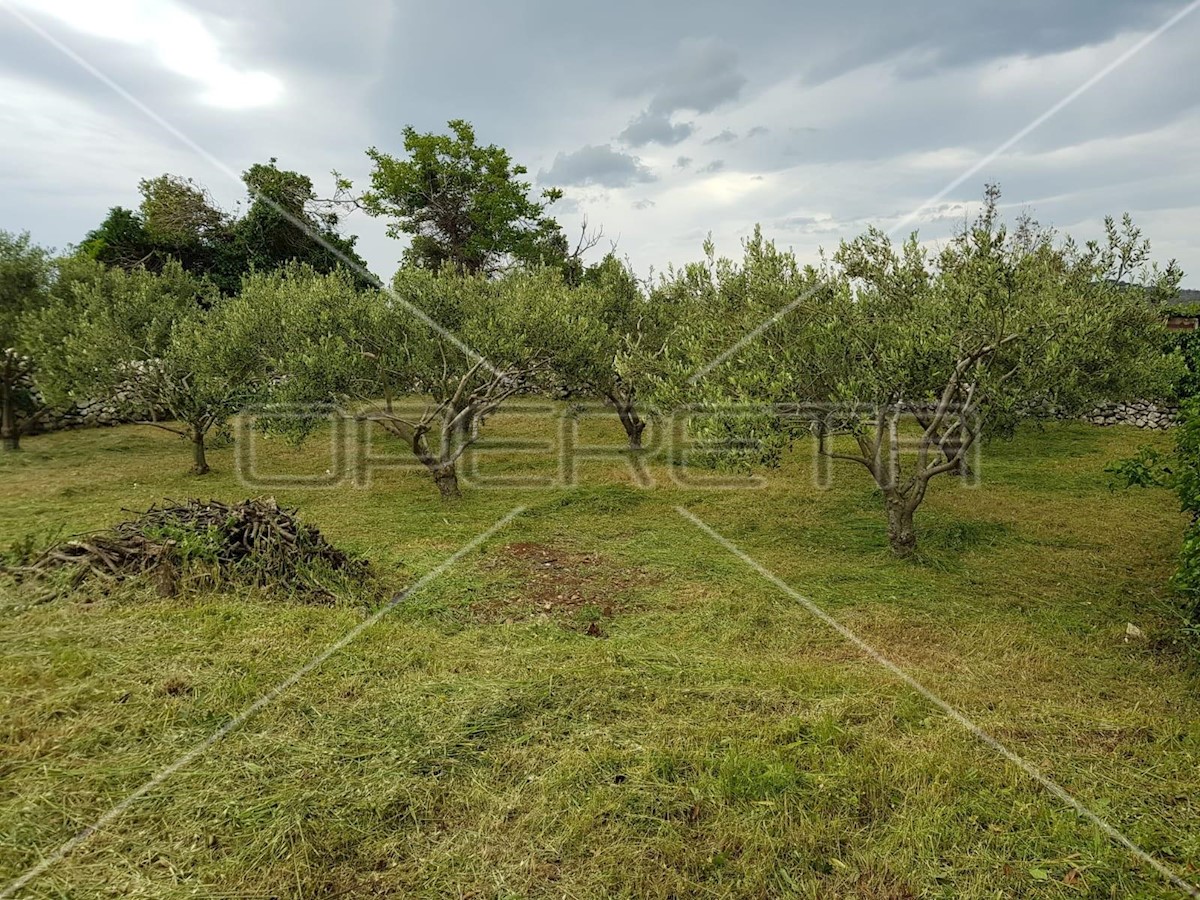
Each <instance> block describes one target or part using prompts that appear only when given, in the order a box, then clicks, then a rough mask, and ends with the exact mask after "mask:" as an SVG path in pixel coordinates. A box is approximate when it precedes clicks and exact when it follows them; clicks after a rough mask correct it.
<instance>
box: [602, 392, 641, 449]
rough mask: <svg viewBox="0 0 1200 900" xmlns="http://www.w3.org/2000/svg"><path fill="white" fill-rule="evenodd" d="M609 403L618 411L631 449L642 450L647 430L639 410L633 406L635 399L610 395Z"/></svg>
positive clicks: (618, 416)
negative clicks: (644, 433)
mask: <svg viewBox="0 0 1200 900" xmlns="http://www.w3.org/2000/svg"><path fill="white" fill-rule="evenodd" d="M608 401H609V402H610V403H611V404H612V405H613V406H614V407H615V408H616V410H617V418H619V419H620V420H621V425H622V426H623V427H624V429H625V436H626V437H628V438H629V449H630V450H641V449H642V432H643V431H645V430H646V423H645V421H643V419H642V417H641V416H639V415H638V413H637V409H636V407H634V405H633V398H632V397H622V396H618V395H616V394H609V395H608Z"/></svg>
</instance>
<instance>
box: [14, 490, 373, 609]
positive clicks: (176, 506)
mask: <svg viewBox="0 0 1200 900" xmlns="http://www.w3.org/2000/svg"><path fill="white" fill-rule="evenodd" d="M9 570H10V571H11V572H12V573H13V574H14V575H15V576H16V577H17V578H19V579H24V578H31V577H33V578H37V577H49V576H51V575H52V574H53V573H56V572H62V571H64V570H65V571H68V572H70V573H72V574H71V582H72V586H77V585H79V584H80V583H82V582H83V581H84V580H86V579H89V578H95V579H99V580H101V581H103V582H108V583H114V584H115V583H119V582H123V581H125V580H127V579H130V578H134V577H149V578H152V579H154V581H155V583H156V585H157V587H158V591H159V593H160V594H162V595H164V596H170V595H173V594H175V593H177V592H178V591H179V589H180V585H181V582H183V581H184V580H185V579H188V580H191V581H199V582H201V583H204V582H207V583H210V584H215V583H220V582H224V581H236V582H238V583H242V584H252V585H256V586H260V587H276V588H279V589H281V591H283V592H286V593H300V594H305V595H307V596H308V597H309V598H310V599H328V600H332V599H333V597H334V593H333V592H332V591H331V590H330V588H329V586H328V585H327V582H328V580H329V579H330V578H350V579H363V578H366V577H367V576H369V574H370V567H369V565H368V563H367V562H366V561H365V560H362V559H359V558H357V557H354V556H351V555H350V554H348V553H346V552H345V551H343V550H340V549H338V548H337V547H335V546H334V545H333V544H331V543H330V542H329V541H328V540H327V539H326V538H325V536H324V535H322V534H321V532H320V531H318V530H317V529H316V528H314V527H313V526H311V525H306V524H304V523H303V522H301V521H299V519H297V518H296V510H294V509H287V508H284V507H281V506H279V504H278V503H276V502H275V499H274V498H272V497H260V498H256V499H253V500H244V501H242V502H241V503H234V504H226V503H221V502H220V501H217V500H208V501H201V500H186V501H184V502H182V503H166V504H164V505H162V506H152V507H150V509H148V510H147V511H146V512H144V513H141V514H140V515H137V516H136V517H135V518H132V519H129V520H127V521H125V522H121V523H120V524H118V525H116V526H114V527H112V528H110V529H108V530H106V531H102V532H98V533H95V534H90V535H82V536H79V537H76V538H74V539H72V540H68V541H62V542H60V543H57V544H55V545H53V546H51V547H49V548H48V549H46V550H45V551H44V552H42V553H41V554H40V555H38V556H36V557H34V558H33V559H31V560H29V561H27V562H26V563H24V564H20V565H15V566H11V567H10V569H9Z"/></svg>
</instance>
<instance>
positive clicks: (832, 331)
mask: <svg viewBox="0 0 1200 900" xmlns="http://www.w3.org/2000/svg"><path fill="white" fill-rule="evenodd" d="M998 201H999V192H998V191H997V190H995V189H994V188H990V189H989V191H988V193H987V195H986V196H985V203H984V208H983V212H982V213H981V214H980V216H979V217H978V218H977V219H976V221H975V222H974V223H972V224H971V225H970V226H969V227H967V228H965V229H964V230H963V231H962V232H961V233H959V234H958V235H956V236H955V238H954V239H953V240H952V241H950V242H949V244H947V245H946V247H945V248H944V249H943V250H942V251H941V252H940V253H939V254H937V256H936V257H935V258H931V257H930V254H929V253H928V252H927V251H926V250H925V248H923V247H922V246H921V244H919V243H918V241H917V238H916V235H913V236H912V237H910V238H909V239H908V240H907V241H905V242H904V243H903V244H902V245H900V246H898V247H897V246H895V245H893V243H892V242H891V240H890V239H889V238H888V237H887V236H886V235H885V234H883V233H882V232H880V231H878V230H875V229H872V230H870V231H868V232H867V233H866V234H865V235H863V236H861V237H859V238H857V239H855V240H854V241H850V242H846V243H843V244H842V246H841V247H840V248H839V249H838V251H837V252H836V253H835V254H834V256H833V257H832V259H830V260H823V261H822V264H821V266H820V267H819V268H817V267H811V266H810V267H804V268H802V267H801V266H800V265H799V264H798V263H797V261H796V259H795V257H794V256H793V255H792V254H791V253H790V252H786V251H781V250H779V249H778V248H777V247H776V246H775V245H774V244H772V243H770V242H768V241H766V240H765V239H764V238H763V236H762V234H761V232H759V231H757V230H756V231H755V233H754V235H753V236H752V237H751V238H749V239H748V240H747V241H746V243H745V246H744V254H743V259H742V261H741V262H740V263H738V262H734V261H731V260H728V259H720V260H717V259H715V258H714V256H713V254H712V253H711V249H710V251H709V255H708V259H707V261H706V262H703V263H697V264H693V265H690V266H688V267H686V268H684V269H683V270H680V271H672V272H670V273H669V275H668V276H667V277H665V278H664V279H663V281H662V283H661V284H660V285H659V286H658V287H657V288H656V290H655V292H654V297H653V300H654V302H655V303H657V304H661V305H664V306H666V307H668V308H669V309H672V310H675V311H677V312H676V313H675V315H676V317H677V319H678V321H679V323H680V324H679V333H678V334H677V335H676V336H675V337H674V338H673V341H672V343H673V345H674V346H673V349H672V352H671V353H669V354H665V358H664V359H661V360H658V361H657V365H658V371H657V373H656V378H657V380H658V384H659V387H658V395H659V397H660V398H661V399H662V400H663V401H664V402H667V403H672V404H674V405H681V404H687V403H696V402H704V403H706V404H708V406H709V411H708V412H707V413H706V414H705V415H701V416H698V417H697V418H696V419H695V421H694V427H695V428H696V430H697V431H698V432H699V433H700V436H701V437H702V438H704V439H707V440H708V441H709V442H710V443H711V445H712V448H713V452H714V453H715V454H717V455H718V456H723V457H725V459H726V461H727V462H729V463H731V464H735V465H737V464H740V465H747V464H766V465H777V464H778V463H779V461H780V459H781V454H782V452H783V450H784V449H785V448H786V447H787V446H789V445H790V443H791V442H792V441H794V440H795V439H796V438H797V437H798V436H799V435H801V434H803V433H807V431H808V429H809V427H810V422H811V421H812V420H813V418H814V417H813V416H812V415H809V414H807V413H806V412H805V410H806V409H807V408H809V407H812V406H816V407H817V408H818V409H822V410H826V411H827V413H826V414H824V418H823V421H822V423H821V424H822V427H825V428H827V429H829V430H830V431H832V432H834V433H845V434H848V435H849V436H851V437H852V438H853V439H854V441H855V443H856V445H857V448H858V452H856V453H850V452H846V451H844V450H839V451H838V453H837V455H839V456H842V457H843V458H847V459H851V460H854V461H856V462H859V463H860V464H862V465H863V466H864V467H866V468H867V469H868V470H869V471H870V473H871V475H872V476H873V477H874V478H875V480H876V482H877V484H878V485H879V487H880V488H881V490H883V492H884V494H885V500H886V503H887V506H888V512H889V516H892V515H893V514H896V515H897V517H898V518H899V519H903V518H905V517H908V518H909V519H911V514H912V511H913V510H915V508H916V507H917V506H918V505H919V504H920V502H921V501H922V499H923V497H924V492H925V489H926V485H927V484H928V481H929V479H930V478H932V477H934V476H936V475H939V474H942V473H944V472H949V471H958V470H960V467H961V465H962V460H963V458H964V455H963V454H964V453H965V450H966V448H968V447H969V446H970V444H971V443H972V442H973V441H974V440H976V439H978V438H979V436H980V433H981V431H983V430H985V429H986V430H988V431H990V432H991V433H1005V432H1011V430H1012V428H1013V427H1014V425H1015V422H1016V421H1017V419H1018V418H1019V417H1020V415H1021V414H1022V411H1023V410H1025V409H1028V408H1029V407H1030V406H1034V407H1036V406H1050V407H1053V408H1056V409H1058V410H1060V411H1061V412H1064V413H1072V412H1080V411H1083V410H1085V409H1087V408H1089V406H1090V405H1091V404H1093V403H1094V402H1095V401H1096V400H1098V399H1101V398H1103V399H1109V400H1119V399H1125V398H1128V397H1136V396H1141V397H1146V396H1162V395H1163V393H1164V392H1166V391H1167V390H1169V385H1170V384H1171V382H1172V381H1173V379H1174V378H1175V377H1176V375H1177V373H1178V371H1179V360H1178V356H1177V355H1176V354H1171V355H1164V353H1163V351H1162V334H1163V331H1162V327H1161V318H1160V316H1159V315H1158V313H1157V312H1156V311H1155V310H1153V309H1152V308H1151V307H1150V305H1149V304H1147V303H1146V302H1145V299H1144V297H1143V295H1142V293H1141V292H1135V291H1130V290H1127V289H1125V288H1124V287H1122V286H1121V285H1120V284H1118V283H1117V282H1116V280H1115V279H1114V277H1113V276H1114V274H1121V275H1122V276H1123V277H1124V276H1126V275H1128V273H1129V272H1130V271H1132V270H1135V269H1136V270H1138V271H1143V270H1144V258H1143V257H1142V256H1140V255H1139V253H1134V255H1133V258H1132V260H1126V259H1125V257H1126V256H1128V254H1129V252H1130V251H1129V250H1128V247H1127V246H1125V245H1121V246H1117V247H1109V246H1107V245H1106V246H1098V245H1094V244H1093V245H1088V246H1087V247H1085V248H1082V249H1081V248H1079V247H1078V246H1077V245H1075V244H1074V243H1073V242H1071V241H1069V240H1068V241H1065V242H1059V241H1058V240H1057V239H1056V236H1055V235H1054V233H1053V232H1051V231H1049V230H1046V229H1042V228H1040V227H1039V226H1038V225H1037V224H1036V223H1035V222H1033V221H1032V220H1030V219H1028V218H1023V219H1020V220H1018V221H1017V223H1016V224H1015V227H1013V228H1010V227H1009V226H1007V225H1006V224H1005V223H1003V222H1002V221H1001V220H1000V217H999V212H998V210H999V207H998ZM1133 246H1135V249H1136V248H1137V247H1140V244H1138V243H1137V242H1136V241H1134V242H1133ZM1122 260H1124V262H1122ZM1114 266H1115V267H1116V268H1115V269H1114ZM1139 267H1141V268H1139ZM1145 274H1146V277H1147V278H1153V277H1159V280H1163V281H1164V282H1165V281H1168V280H1170V279H1173V278H1176V275H1175V274H1174V273H1173V274H1172V275H1171V276H1170V279H1165V278H1164V277H1163V276H1161V274H1160V275H1159V276H1155V273H1154V272H1152V271H1151V272H1146V273H1145ZM680 310H686V313H685V314H682V315H680V314H679V312H678V311H680ZM747 334H754V335H755V337H754V338H753V339H752V340H749V341H743V338H744V336H745V335H747ZM739 342H741V344H739ZM731 347H736V348H737V349H736V352H734V353H733V354H732V355H730V356H729V357H728V358H723V357H722V356H721V354H723V353H725V352H726V351H727V350H728V349H729V348H731ZM713 360H723V361H721V362H720V364H719V365H717V366H715V368H712V370H711V371H710V372H708V374H707V376H706V377H705V378H703V379H701V380H699V381H697V380H696V379H695V378H694V377H693V374H694V373H696V372H698V371H701V370H703V369H704V368H705V367H707V366H708V365H709V364H710V361H713ZM643 362H644V364H646V365H648V366H653V365H655V364H656V361H655V360H652V359H643ZM747 406H748V407H750V409H751V411H750V412H746V411H745V408H746V407H747ZM910 414H911V417H913V418H915V419H916V420H917V422H918V423H919V426H920V429H919V431H918V435H919V437H917V439H916V446H915V449H914V451H913V452H912V453H911V454H902V453H901V451H900V449H899V447H900V445H899V443H898V441H897V440H894V439H893V438H892V435H895V434H899V433H900V432H901V431H902V430H903V429H902V428H901V425H902V423H903V422H904V421H907V420H908V417H909V416H910ZM830 452H831V451H830ZM894 524H895V525H896V526H897V527H898V528H899V529H900V530H901V531H906V529H907V525H906V523H905V522H903V521H897V522H896V523H894ZM906 539H909V540H911V538H909V537H908V536H907V535H906Z"/></svg>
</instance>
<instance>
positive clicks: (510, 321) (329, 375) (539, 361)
mask: <svg viewBox="0 0 1200 900" xmlns="http://www.w3.org/2000/svg"><path fill="white" fill-rule="evenodd" d="M566 290H567V288H566V287H565V286H564V285H563V283H562V280H561V278H560V277H559V275H558V274H557V273H555V272H543V273H537V274H525V275H514V276H510V277H507V278H504V279H501V280H495V281H489V280H485V279H482V278H478V277H461V276H455V275H451V274H449V273H443V274H440V275H435V274H433V273H430V272H424V271H420V270H415V269H402V270H401V271H400V272H398V273H397V275H396V278H395V281H394V283H393V295H392V296H389V295H385V294H383V293H381V292H377V291H365V292H358V291H355V290H354V286H353V284H352V283H351V282H350V281H349V280H348V279H347V278H346V277H345V276H344V275H341V274H333V275H328V276H324V277H321V276H315V275H313V274H312V273H305V272H303V271H301V270H293V271H291V272H289V273H286V274H281V275H277V276H274V277H262V278H255V279H251V280H250V281H248V282H247V284H246V287H245V290H244V291H243V294H242V298H241V302H244V303H247V304H250V305H252V306H253V307H254V308H256V309H257V310H259V312H260V314H261V313H262V311H264V310H273V312H271V313H270V314H269V315H270V318H271V319H272V320H273V321H274V322H275V323H277V324H276V326H275V328H274V330H273V331H271V330H270V329H269V328H264V329H261V330H260V331H259V335H260V339H263V338H264V336H266V335H267V334H268V333H269V334H270V335H272V336H271V337H270V338H267V339H266V340H267V341H268V343H269V344H270V345H271V347H272V349H271V350H270V351H269V353H270V355H271V357H272V360H271V367H272V368H273V370H274V371H276V372H277V373H278V374H279V376H280V377H279V378H278V380H277V384H276V388H275V391H274V393H273V399H274V400H275V401H277V402H284V403H287V404H289V405H290V404H295V403H324V402H330V401H332V402H337V403H340V404H342V405H344V406H346V407H348V408H350V409H352V410H353V414H354V415H356V416H357V417H358V418H359V419H360V420H363V421H369V422H372V423H375V424H377V425H379V426H380V427H381V428H382V429H384V430H385V431H386V432H387V433H389V434H391V435H393V436H395V437H396V438H398V439H400V440H401V441H402V442H403V443H404V445H405V446H406V447H408V449H409V450H411V452H412V453H413V455H414V456H415V457H416V459H417V460H419V461H420V462H421V464H422V465H424V466H425V468H426V469H427V470H428V472H429V474H430V476H431V477H432V478H433V480H434V482H435V484H436V485H437V487H438V490H439V492H440V493H441V496H442V497H443V498H445V499H454V498H457V497H458V496H459V495H460V491H459V485H458V473H457V463H458V460H459V459H460V458H461V457H462V454H463V453H464V452H466V450H467V449H468V448H469V447H470V446H471V445H472V444H473V443H475V441H476V440H478V437H479V434H480V429H481V428H482V427H483V425H484V423H485V422H486V420H487V418H488V417H489V416H490V415H492V414H493V413H494V412H495V411H496V410H497V409H499V408H500V406H501V405H502V404H503V403H504V402H505V401H506V400H507V399H508V398H510V397H512V396H513V395H514V394H516V393H517V392H519V391H522V390H532V389H534V388H536V387H537V386H538V384H539V383H540V380H541V379H542V378H543V377H544V376H545V375H546V374H547V373H548V370H549V363H550V360H551V359H552V358H553V356H554V354H555V353H556V347H557V346H558V344H559V342H564V341H568V340H573V339H574V338H573V337H572V335H573V334H574V333H575V332H574V331H573V326H572V323H571V322H570V319H569V317H568V316H566V315H565V314H564V312H563V310H564V304H563V303H562V302H561V301H562V300H563V295H564V294H565V292H566ZM395 297H399V298H402V299H403V300H405V301H407V304H411V306H409V305H407V304H400V303H397V302H395V299H394V298H395ZM412 307H416V308H419V309H422V310H424V311H425V312H426V313H428V314H429V315H430V316H432V317H433V318H434V319H435V320H437V321H438V322H439V323H441V325H440V326H433V325H430V324H429V322H428V321H427V320H425V319H424V318H423V317H419V316H417V315H415V314H414V313H413V312H411V309H412ZM442 326H444V327H442ZM468 348H470V349H468ZM410 394H412V395H417V396H418V397H421V398H422V400H421V402H420V406H419V408H414V409H410V404H408V403H404V404H398V403H397V402H396V401H397V398H399V397H401V396H403V395H410ZM264 421H265V424H266V425H267V427H275V428H279V429H283V430H287V431H289V432H291V433H292V434H293V435H294V436H296V437H303V436H304V435H306V434H307V433H308V432H309V431H311V429H312V428H313V427H315V424H316V423H315V421H314V420H312V419H306V418H304V417H297V418H287V419H281V418H276V419H273V418H272V417H271V416H270V415H269V414H268V415H267V416H265V417H264Z"/></svg>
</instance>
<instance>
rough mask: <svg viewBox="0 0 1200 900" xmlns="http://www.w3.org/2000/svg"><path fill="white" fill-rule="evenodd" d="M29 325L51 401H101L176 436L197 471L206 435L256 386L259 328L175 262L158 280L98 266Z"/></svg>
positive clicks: (202, 466)
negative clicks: (186, 445) (188, 451)
mask: <svg viewBox="0 0 1200 900" xmlns="http://www.w3.org/2000/svg"><path fill="white" fill-rule="evenodd" d="M27 322H28V327H29V331H30V333H31V335H32V339H33V343H34V346H35V348H36V350H37V353H38V357H39V359H41V360H43V364H42V366H41V373H42V380H43V382H44V384H45V388H46V392H47V395H48V396H49V397H51V398H53V399H55V400H57V401H58V402H61V403H64V404H69V403H72V402H76V401H81V400H84V401H94V400H106V401H108V402H109V403H111V404H112V406H113V407H114V409H115V411H116V412H117V413H118V414H119V415H120V416H122V417H124V418H127V419H129V420H130V421H133V422H136V423H138V424H142V425H149V426H152V427H154V428H159V429H162V430H164V431H167V432H170V433H172V434H176V435H179V436H180V437H181V438H183V439H184V440H186V441H187V442H188V443H189V445H190V447H191V452H192V471H193V472H194V473H195V474H197V475H203V474H205V473H207V472H208V471H209V466H208V459H207V456H206V441H207V439H208V436H209V435H210V433H211V432H212V431H213V430H214V429H216V428H219V427H221V426H223V425H224V424H225V423H227V422H228V421H229V419H230V418H231V417H232V416H234V415H236V414H237V413H238V412H239V411H240V410H241V409H242V408H243V407H244V406H245V405H246V404H247V403H248V402H249V401H250V400H251V399H252V398H253V397H254V396H255V395H256V393H257V392H258V391H259V390H260V389H261V387H262V384H263V377H262V371H261V368H259V366H260V364H261V358H260V356H259V354H258V348H257V339H256V335H255V326H256V324H257V323H256V322H252V321H249V320H248V319H247V318H246V316H245V309H244V307H242V306H239V307H237V308H234V307H232V306H230V305H229V304H228V303H227V302H222V301H221V300H220V298H219V297H218V296H217V295H216V292H215V290H214V289H213V287H212V286H211V285H210V284H209V283H208V282H206V281H202V280H199V279H196V278H194V277H193V276H191V275H189V274H187V273H186V272H184V271H183V270H182V268H181V267H180V265H179V264H178V263H176V262H169V263H168V264H167V265H166V266H165V267H164V268H163V271H162V273H161V274H155V273H152V272H148V271H146V270H144V269H134V270H131V271H124V270H121V269H98V270H97V271H96V273H95V277H93V278H91V279H81V280H79V281H77V282H76V283H75V284H74V285H73V288H72V290H71V292H70V294H69V295H68V296H59V297H57V298H55V299H54V300H52V301H51V302H50V303H49V304H48V305H46V306H45V307H44V308H43V309H41V310H40V311H38V312H37V313H36V314H35V315H33V316H30V317H29V319H28V320H27Z"/></svg>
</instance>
